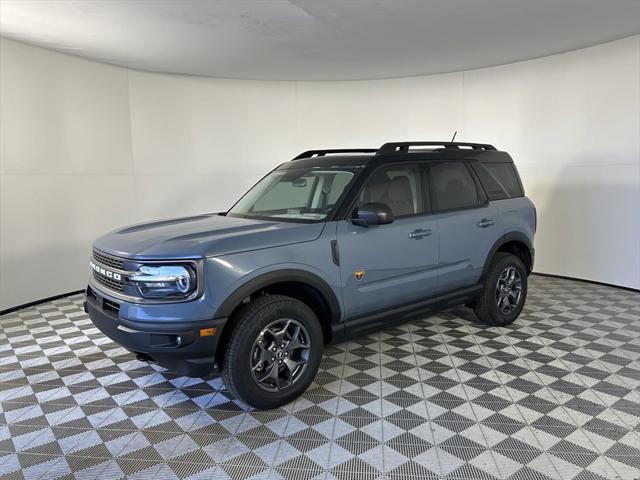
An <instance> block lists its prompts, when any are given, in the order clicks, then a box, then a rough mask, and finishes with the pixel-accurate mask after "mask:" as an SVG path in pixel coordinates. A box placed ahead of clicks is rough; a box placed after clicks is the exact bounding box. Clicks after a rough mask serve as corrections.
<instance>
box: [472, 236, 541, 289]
mask: <svg viewBox="0 0 640 480" xmlns="http://www.w3.org/2000/svg"><path fill="white" fill-rule="evenodd" d="M509 242H520V243H523V244H524V245H525V246H526V247H527V249H528V250H529V255H531V270H533V258H534V249H533V245H532V243H531V240H529V238H528V237H527V236H526V235H525V234H524V233H522V232H509V233H505V234H504V235H503V236H502V237H500V238H499V239H498V240H497V241H496V243H494V244H493V246H492V247H491V250H489V254H488V255H487V258H486V260H485V262H484V268H483V269H482V277H481V278H482V279H483V280H484V278H485V277H486V276H487V273H488V271H489V267H490V263H491V259H492V258H493V256H494V255H495V254H496V252H497V251H498V250H499V249H500V247H502V246H503V245H505V244H507V243H509ZM529 273H531V272H529Z"/></svg>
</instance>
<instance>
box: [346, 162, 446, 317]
mask: <svg viewBox="0 0 640 480" xmlns="http://www.w3.org/2000/svg"><path fill="white" fill-rule="evenodd" d="M427 199H428V195H426V181H425V176H424V169H423V166H422V164H421V163H417V162H416V163H396V164H389V165H382V166H380V167H378V168H377V169H376V170H375V171H374V172H372V174H371V176H370V177H369V179H368V180H367V181H366V182H365V184H364V185H363V187H362V190H361V191H360V193H359V195H358V200H357V205H356V208H357V206H358V205H361V204H364V203H370V202H380V203H385V204H387V205H389V207H391V210H392V211H393V214H394V221H393V223H390V224H388V225H373V226H369V227H363V226H358V225H354V224H353V223H351V222H350V221H349V220H343V221H340V222H339V223H338V229H337V240H338V248H339V251H340V275H341V284H342V292H343V304H344V310H345V311H344V314H345V318H347V319H350V318H354V317H359V316H361V315H365V314H368V313H373V312H377V311H382V310H385V309H388V308H391V307H397V306H400V305H405V304H410V303H412V302H415V301H417V300H420V299H423V298H426V297H429V296H430V295H432V294H433V293H435V292H436V291H437V270H438V268H437V267H438V242H439V235H438V222H437V219H436V217H435V216H434V215H431V214H430V213H429V207H428V202H427Z"/></svg>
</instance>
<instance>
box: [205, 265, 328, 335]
mask: <svg viewBox="0 0 640 480" xmlns="http://www.w3.org/2000/svg"><path fill="white" fill-rule="evenodd" d="M282 282H297V283H302V284H306V285H308V286H310V287H313V288H315V289H316V290H317V291H318V292H320V294H321V295H322V296H323V297H324V299H325V300H326V302H327V304H328V306H329V310H330V311H331V323H332V324H334V323H339V322H340V303H338V298H337V297H336V294H335V293H334V291H333V289H332V288H331V287H330V286H329V284H328V283H327V282H326V281H325V280H323V279H322V278H321V277H319V276H318V275H316V274H315V273H311V272H308V271H306V270H298V269H292V268H287V269H283V270H274V271H272V272H267V273H264V274H262V275H259V276H257V277H255V278H252V279H251V280H249V281H248V282H247V283H245V284H243V285H242V286H241V287H239V288H237V289H236V290H235V291H234V292H233V293H232V294H231V295H229V296H228V297H227V298H226V299H225V300H224V301H223V302H222V304H220V306H219V307H218V309H217V310H216V312H215V314H214V316H213V317H214V318H220V317H229V316H230V315H231V314H232V313H233V311H234V310H235V309H236V308H237V307H238V306H239V305H240V304H241V303H242V301H243V300H244V299H245V298H247V297H248V296H249V295H251V294H252V293H255V292H257V291H259V290H261V289H263V288H266V287H268V286H269V285H273V284H275V283H282Z"/></svg>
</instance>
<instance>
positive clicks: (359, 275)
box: [353, 270, 364, 280]
mask: <svg viewBox="0 0 640 480" xmlns="http://www.w3.org/2000/svg"><path fill="white" fill-rule="evenodd" d="M353 276H354V277H356V280H362V277H364V270H356V271H355V272H353Z"/></svg>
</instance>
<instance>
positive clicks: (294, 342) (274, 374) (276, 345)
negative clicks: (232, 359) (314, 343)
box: [250, 318, 311, 392]
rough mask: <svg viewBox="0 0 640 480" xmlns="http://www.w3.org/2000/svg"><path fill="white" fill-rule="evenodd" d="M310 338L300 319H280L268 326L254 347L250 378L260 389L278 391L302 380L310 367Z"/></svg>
mask: <svg viewBox="0 0 640 480" xmlns="http://www.w3.org/2000/svg"><path fill="white" fill-rule="evenodd" d="M310 350H311V339H310V337H309V332H308V331H307V329H306V328H305V326H304V325H302V324H301V323H300V322H298V321H297V320H293V319H291V318H284V319H278V320H275V321H274V322H271V323H270V324H269V325H267V326H266V327H265V328H264V329H263V330H262V331H261V332H260V333H259V334H258V337H257V338H256V340H255V342H254V343H253V347H252V348H251V354H250V355H251V357H250V366H251V375H252V377H253V379H254V380H255V381H256V383H257V384H258V385H259V386H260V388H262V389H264V390H267V391H270V392H278V391H280V390H282V389H285V388H287V387H290V386H291V385H293V384H294V383H295V382H296V381H298V380H299V379H300V377H301V376H302V373H303V372H304V370H305V369H306V367H307V361H308V359H309V352H310Z"/></svg>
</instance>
